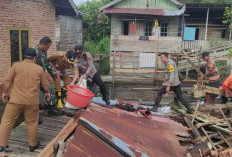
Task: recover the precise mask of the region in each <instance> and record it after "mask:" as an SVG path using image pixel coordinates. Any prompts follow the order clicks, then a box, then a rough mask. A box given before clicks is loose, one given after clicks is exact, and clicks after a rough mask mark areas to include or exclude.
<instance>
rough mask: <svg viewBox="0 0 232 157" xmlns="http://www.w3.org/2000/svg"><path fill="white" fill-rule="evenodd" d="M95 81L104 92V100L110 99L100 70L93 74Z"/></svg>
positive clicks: (102, 92)
mask: <svg viewBox="0 0 232 157" xmlns="http://www.w3.org/2000/svg"><path fill="white" fill-rule="evenodd" d="M92 80H93V83H95V84H96V85H98V86H99V88H100V91H101V94H102V100H104V101H106V100H108V99H109V96H108V92H107V90H106V86H105V84H104V82H103V81H102V78H101V76H100V74H99V73H98V72H96V74H95V75H94V76H93V78H92Z"/></svg>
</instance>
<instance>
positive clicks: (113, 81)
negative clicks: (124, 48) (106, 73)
mask: <svg viewBox="0 0 232 157" xmlns="http://www.w3.org/2000/svg"><path fill="white" fill-rule="evenodd" d="M115 53H116V51H115V48H114V54H113V77H112V78H113V80H112V84H114V83H115Z"/></svg>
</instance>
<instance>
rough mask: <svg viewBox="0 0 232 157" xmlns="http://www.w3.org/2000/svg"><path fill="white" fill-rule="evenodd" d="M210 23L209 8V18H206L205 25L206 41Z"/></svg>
mask: <svg viewBox="0 0 232 157" xmlns="http://www.w3.org/2000/svg"><path fill="white" fill-rule="evenodd" d="M208 22H209V8H208V9H207V17H206V25H205V40H207V34H208Z"/></svg>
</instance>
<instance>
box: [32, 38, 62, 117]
mask: <svg viewBox="0 0 232 157" xmlns="http://www.w3.org/2000/svg"><path fill="white" fill-rule="evenodd" d="M51 44H52V40H51V39H50V38H49V37H47V36H45V37H43V38H42V39H40V42H39V44H38V45H37V46H36V47H35V50H36V64H38V65H40V66H41V67H42V68H43V70H44V71H45V72H46V71H47V72H48V73H49V74H50V75H51V76H52V77H53V78H57V77H59V75H58V73H57V72H56V70H55V69H54V68H53V67H52V66H51V64H50V63H49V61H48V60H47V50H48V49H49V48H50V46H51ZM49 90H50V94H51V99H50V100H49V101H48V106H47V107H48V111H49V114H51V115H62V114H63V112H61V111H60V110H58V109H57V106H56V96H55V90H54V85H53V84H52V83H51V82H50V84H49ZM41 91H42V92H43V93H44V90H43V89H42V88H41Z"/></svg>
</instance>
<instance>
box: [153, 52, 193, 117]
mask: <svg viewBox="0 0 232 157" xmlns="http://www.w3.org/2000/svg"><path fill="white" fill-rule="evenodd" d="M168 56H169V54H168V53H167V52H163V53H161V55H160V59H161V61H162V63H164V64H165V66H166V69H165V70H166V75H165V79H164V82H163V84H162V88H161V89H160V90H159V91H158V93H157V96H156V99H155V104H154V107H153V108H152V109H151V110H152V111H154V112H157V109H158V106H159V104H160V101H161V100H162V96H163V95H164V94H166V93H169V91H170V90H173V92H174V93H175V96H176V99H177V100H179V101H180V102H182V103H183V105H184V106H185V107H186V109H187V113H189V114H190V113H192V110H191V108H190V106H189V103H188V102H187V101H186V100H185V99H184V98H183V95H182V90H181V86H180V84H181V82H180V79H179V72H178V69H177V66H176V63H175V62H174V61H173V60H171V59H168Z"/></svg>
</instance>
